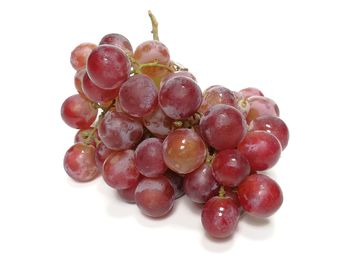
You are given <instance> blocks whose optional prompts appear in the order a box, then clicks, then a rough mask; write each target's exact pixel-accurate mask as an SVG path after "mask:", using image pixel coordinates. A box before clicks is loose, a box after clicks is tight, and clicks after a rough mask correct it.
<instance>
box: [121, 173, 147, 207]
mask: <svg viewBox="0 0 350 263" xmlns="http://www.w3.org/2000/svg"><path fill="white" fill-rule="evenodd" d="M142 179H143V176H142V175H141V176H139V179H138V183H137V184H135V186H133V187H130V188H127V189H119V190H117V192H118V194H119V196H120V197H121V198H122V199H123V200H124V201H126V202H128V203H131V204H133V203H135V190H136V187H137V186H138V184H139V182H140V181H141V180H142Z"/></svg>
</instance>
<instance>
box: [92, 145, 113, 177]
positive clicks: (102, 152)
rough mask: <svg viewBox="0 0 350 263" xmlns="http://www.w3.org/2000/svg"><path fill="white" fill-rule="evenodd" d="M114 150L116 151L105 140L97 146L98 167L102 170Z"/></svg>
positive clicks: (96, 158)
mask: <svg viewBox="0 0 350 263" xmlns="http://www.w3.org/2000/svg"><path fill="white" fill-rule="evenodd" d="M114 152H115V151H113V150H111V149H109V148H107V146H106V145H105V144H104V143H103V142H100V143H99V144H98V145H97V146H96V153H95V160H96V165H97V168H98V169H99V170H101V171H102V167H103V163H104V161H105V160H106V159H107V158H108V157H109V156H110V155H111V154H112V153H114Z"/></svg>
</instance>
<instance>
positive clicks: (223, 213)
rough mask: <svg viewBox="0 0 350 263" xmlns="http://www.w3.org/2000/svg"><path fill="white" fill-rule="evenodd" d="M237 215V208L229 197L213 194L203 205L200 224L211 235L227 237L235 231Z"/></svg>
mask: <svg viewBox="0 0 350 263" xmlns="http://www.w3.org/2000/svg"><path fill="white" fill-rule="evenodd" d="M239 215H240V212H239V209H238V207H237V205H236V204H235V202H234V201H233V200H232V199H231V198H229V197H218V196H215V197H213V198H211V199H210V200H209V201H208V202H207V203H206V204H205V205H204V207H203V210H202V225H203V227H204V229H205V230H206V231H207V233H208V234H209V235H211V236H212V237H215V238H227V237H229V236H231V235H232V234H233V232H234V231H235V229H236V227H237V223H238V220H239Z"/></svg>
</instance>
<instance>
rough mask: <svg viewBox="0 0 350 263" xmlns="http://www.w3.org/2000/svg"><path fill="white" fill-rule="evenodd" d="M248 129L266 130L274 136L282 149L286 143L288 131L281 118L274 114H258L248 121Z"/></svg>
mask: <svg viewBox="0 0 350 263" xmlns="http://www.w3.org/2000/svg"><path fill="white" fill-rule="evenodd" d="M249 130H250V131H259V130H260V131H266V132H268V133H271V134H273V135H275V136H276V138H277V139H278V140H279V142H280V143H281V146H282V149H283V150H284V149H285V148H286V147H287V145H288V140H289V131H288V127H287V125H286V124H285V123H284V121H283V120H281V119H280V118H278V117H276V116H269V115H265V116H260V117H258V118H256V119H255V120H253V121H252V122H251V123H250V128H249Z"/></svg>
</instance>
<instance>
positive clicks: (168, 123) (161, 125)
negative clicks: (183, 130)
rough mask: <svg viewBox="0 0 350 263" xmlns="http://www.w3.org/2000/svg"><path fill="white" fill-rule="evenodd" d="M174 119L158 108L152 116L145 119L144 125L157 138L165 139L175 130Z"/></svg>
mask: <svg viewBox="0 0 350 263" xmlns="http://www.w3.org/2000/svg"><path fill="white" fill-rule="evenodd" d="M173 122H174V120H173V119H170V118H169V117H168V116H167V115H166V114H165V113H164V112H163V110H162V109H161V108H160V107H158V108H157V109H156V110H155V111H154V112H152V113H151V114H149V115H147V116H145V117H143V125H144V126H145V127H146V128H147V129H148V130H149V131H150V132H151V133H152V134H153V135H154V136H156V137H158V138H165V137H166V136H168V134H169V132H170V131H171V130H172V129H173Z"/></svg>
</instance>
